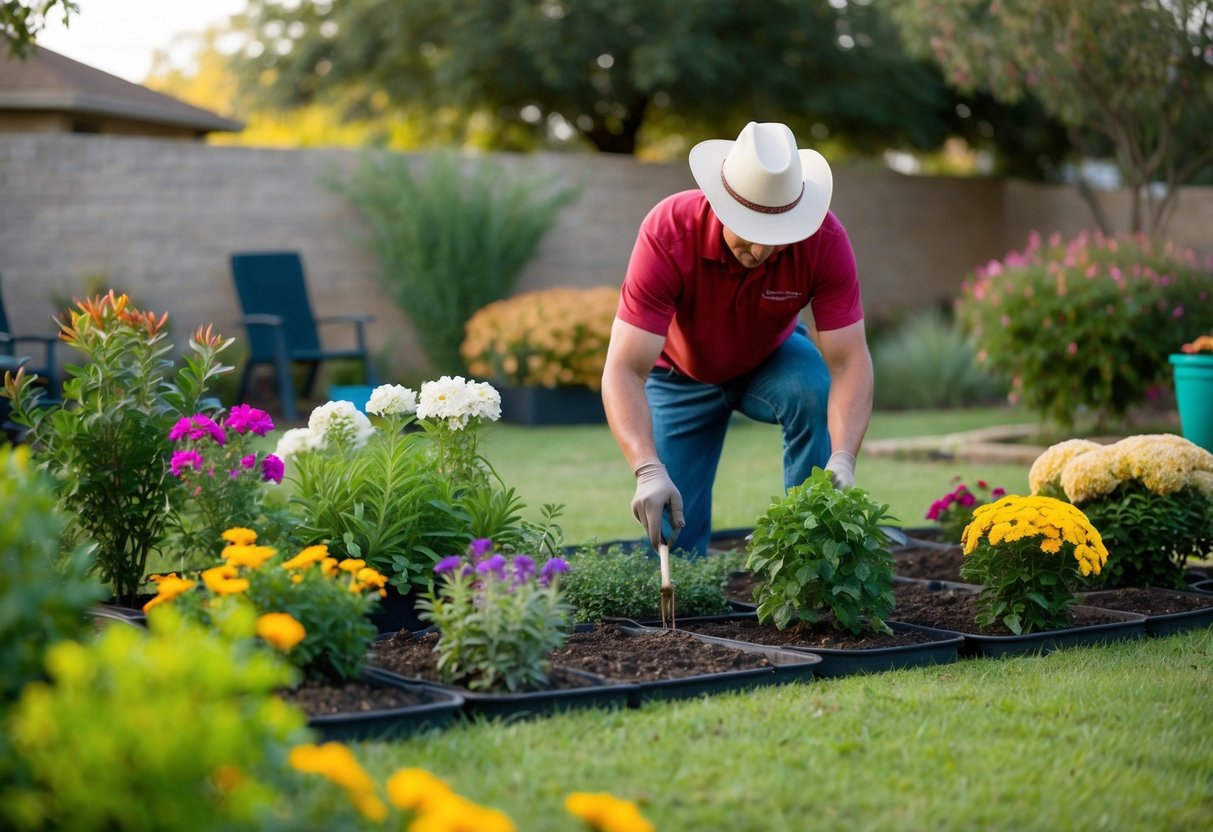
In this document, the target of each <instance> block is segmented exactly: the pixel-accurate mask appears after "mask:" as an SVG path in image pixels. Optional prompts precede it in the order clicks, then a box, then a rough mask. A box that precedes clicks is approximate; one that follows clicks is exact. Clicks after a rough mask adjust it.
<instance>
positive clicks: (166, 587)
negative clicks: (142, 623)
mask: <svg viewBox="0 0 1213 832" xmlns="http://www.w3.org/2000/svg"><path fill="white" fill-rule="evenodd" d="M153 580H155V581H156V597H155V598H152V600H150V601H148V602H147V603H146V604H144V605H143V611H144V612H147V611H148V610H150V609H152V608H153V607H156V606H157V605H159V604H164V603H167V602H169V601H171V600H173V599H174V598H176V597H177V596H178V595H181V594H182V593H183V592H189V591H190V590H191V589H193V588H194V587H195V586H196V585H197V582H195V581H190V580H187V579H185V578H178V577H177V576H176V575H175V574H173V575H164V576H160V577H158V578H154V579H153Z"/></svg>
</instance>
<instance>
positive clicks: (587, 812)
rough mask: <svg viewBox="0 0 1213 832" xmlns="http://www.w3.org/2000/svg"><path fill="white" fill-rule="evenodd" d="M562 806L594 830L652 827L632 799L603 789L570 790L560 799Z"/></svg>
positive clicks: (635, 831) (636, 831) (628, 831)
mask: <svg viewBox="0 0 1213 832" xmlns="http://www.w3.org/2000/svg"><path fill="white" fill-rule="evenodd" d="M564 808H565V809H566V810H567V811H568V813H569V814H570V815H572V816H573V817H575V818H578V819H580V820H582V821H585V822H586V823H587V824H589V826H590V828H591V829H593V830H595V832H653V829H654V827H653V824H652V823H650V822H649V821H648V820H647V819H646V818H645V817H644V816H643V815H642V814H640V810H639V809H638V808H637V807H636V804H635V803H632V802H631V801H630V800H622V799H620V798H618V797H615V796H614V795H612V794H608V793H606V792H600V793H591V792H573V793H572V794H570V795H569V796H568V797H566V798H565V799H564Z"/></svg>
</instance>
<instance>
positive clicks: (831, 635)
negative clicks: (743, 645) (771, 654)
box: [678, 616, 932, 650]
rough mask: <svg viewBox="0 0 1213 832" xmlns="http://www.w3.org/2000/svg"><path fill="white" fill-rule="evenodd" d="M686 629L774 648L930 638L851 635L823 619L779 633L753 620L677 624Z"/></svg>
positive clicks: (897, 643)
mask: <svg viewBox="0 0 1213 832" xmlns="http://www.w3.org/2000/svg"><path fill="white" fill-rule="evenodd" d="M678 626H679V627H682V628H684V629H687V630H692V631H694V632H696V633H703V634H704V635H708V636H717V637H719V638H731V639H735V640H737V641H748V642H750V643H751V644H766V645H771V646H775V647H808V648H813V647H825V648H831V649H839V650H870V649H872V648H878V647H901V646H903V645H906V644H926V643H927V642H929V641H932V638H931V637H930V636H929V635H927V634H926V633H918V632H902V633H894V634H893V635H891V636H888V635H885V634H883V633H872V632H862V633H858V634H856V633H852V632H851V631H850V630H840V629H837V628H835V627H834V626H833V625H832V624H831V623H829V622H828V621H827V620H825V617H824V616H823V618H822V620H821V621H818V622H817V623H816V624H809V623H808V622H805V621H800V622H797V623H795V624H793V625H791V626H790V627H788V628H786V629H784V630H780V629H778V628H776V627H775V626H774V625H773V624H759V623H758V621H757V620H755V619H753V618H742V619H736V620H733V621H687V622H685V623H682V624H679V625H678Z"/></svg>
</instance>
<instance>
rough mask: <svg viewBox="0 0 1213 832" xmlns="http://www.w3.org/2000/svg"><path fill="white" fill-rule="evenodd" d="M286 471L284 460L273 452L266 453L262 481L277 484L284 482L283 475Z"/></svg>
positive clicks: (263, 461)
mask: <svg viewBox="0 0 1213 832" xmlns="http://www.w3.org/2000/svg"><path fill="white" fill-rule="evenodd" d="M284 473H286V466H285V465H283V463H282V460H281V459H279V458H278V457H276V456H274V455H273V454H268V455H266V457H265V459H263V460H261V481H262V482H272V483H274V484H275V485H277V484H279V483H280V482H282V475H283V474H284Z"/></svg>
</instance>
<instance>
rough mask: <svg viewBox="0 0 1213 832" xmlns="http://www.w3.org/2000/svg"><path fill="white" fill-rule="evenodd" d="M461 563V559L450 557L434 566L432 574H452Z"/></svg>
mask: <svg viewBox="0 0 1213 832" xmlns="http://www.w3.org/2000/svg"><path fill="white" fill-rule="evenodd" d="M461 563H463V558H462V557H460V556H459V555H450V556H448V557H445V558H443V559H442V560H440V561H438V563H436V564H434V574H435V575H443V574H446V573H447V572H454V571H455V570H456V569H458V568H459V565H460V564H461Z"/></svg>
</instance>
